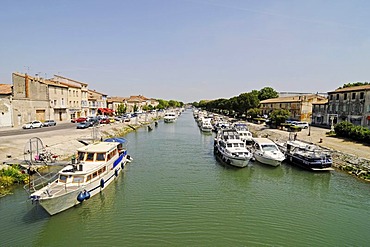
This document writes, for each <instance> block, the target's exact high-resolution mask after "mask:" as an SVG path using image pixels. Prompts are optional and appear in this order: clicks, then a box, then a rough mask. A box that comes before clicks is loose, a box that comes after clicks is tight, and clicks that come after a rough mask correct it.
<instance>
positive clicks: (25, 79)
mask: <svg viewBox="0 0 370 247" xmlns="http://www.w3.org/2000/svg"><path fill="white" fill-rule="evenodd" d="M44 80H45V79H43V78H40V77H38V76H35V77H32V76H29V75H27V74H20V73H13V74H12V81H13V99H12V106H13V115H12V122H13V126H14V127H18V126H22V125H23V124H24V123H26V122H30V121H33V120H39V121H42V122H43V121H45V119H47V118H49V116H50V100H49V89H48V85H47V84H45V83H44Z"/></svg>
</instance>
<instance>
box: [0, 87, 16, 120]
mask: <svg viewBox="0 0 370 247" xmlns="http://www.w3.org/2000/svg"><path fill="white" fill-rule="evenodd" d="M12 94H13V86H12V85H10V84H0V127H12V126H13V121H12V114H13V109H12V108H13V107H12V100H13V96H12Z"/></svg>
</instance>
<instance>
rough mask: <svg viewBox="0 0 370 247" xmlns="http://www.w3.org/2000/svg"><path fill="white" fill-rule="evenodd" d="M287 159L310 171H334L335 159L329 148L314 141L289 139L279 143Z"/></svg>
mask: <svg viewBox="0 0 370 247" xmlns="http://www.w3.org/2000/svg"><path fill="white" fill-rule="evenodd" d="M278 146H279V148H280V149H281V151H282V152H284V154H285V157H286V160H287V161H288V162H290V163H292V164H294V165H297V166H299V167H301V168H304V169H306V170H310V171H332V170H334V169H333V168H332V167H331V166H332V164H333V159H332V156H331V152H330V151H329V150H326V149H323V148H321V147H319V146H318V145H315V144H313V143H307V142H304V141H300V140H288V141H286V142H285V143H283V144H278Z"/></svg>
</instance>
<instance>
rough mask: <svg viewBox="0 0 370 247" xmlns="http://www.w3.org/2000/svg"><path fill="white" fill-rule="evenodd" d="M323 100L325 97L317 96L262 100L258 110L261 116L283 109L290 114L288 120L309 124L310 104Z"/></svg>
mask: <svg viewBox="0 0 370 247" xmlns="http://www.w3.org/2000/svg"><path fill="white" fill-rule="evenodd" d="M325 100H326V97H324V96H321V95H318V94H308V95H301V96H290V97H279V98H272V99H266V100H262V101H261V102H260V109H261V113H262V115H269V114H270V113H271V112H272V111H273V110H277V109H285V110H288V111H289V112H290V119H292V120H297V121H304V122H309V123H311V116H312V104H313V103H317V102H321V101H325Z"/></svg>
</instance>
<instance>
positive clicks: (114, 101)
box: [107, 97, 128, 112]
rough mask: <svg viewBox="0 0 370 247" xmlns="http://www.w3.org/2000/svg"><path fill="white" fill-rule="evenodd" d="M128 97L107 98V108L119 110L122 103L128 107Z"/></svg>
mask: <svg viewBox="0 0 370 247" xmlns="http://www.w3.org/2000/svg"><path fill="white" fill-rule="evenodd" d="M127 99H128V98H124V97H108V98H107V108H109V109H112V110H113V111H114V112H117V110H118V108H119V107H120V105H123V106H124V107H126V109H127Z"/></svg>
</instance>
